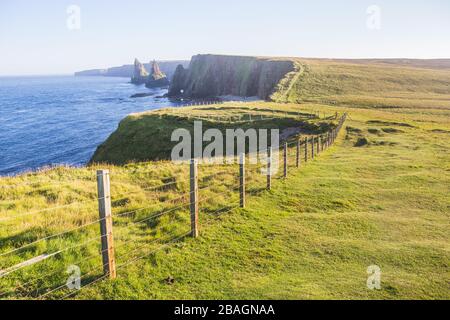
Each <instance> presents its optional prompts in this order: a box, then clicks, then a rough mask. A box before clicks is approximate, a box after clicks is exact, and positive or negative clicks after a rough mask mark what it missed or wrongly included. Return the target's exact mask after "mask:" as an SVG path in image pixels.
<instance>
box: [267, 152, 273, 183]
mask: <svg viewBox="0 0 450 320" xmlns="http://www.w3.org/2000/svg"><path fill="white" fill-rule="evenodd" d="M271 188H272V147H269V148H268V149H267V190H270V189H271Z"/></svg>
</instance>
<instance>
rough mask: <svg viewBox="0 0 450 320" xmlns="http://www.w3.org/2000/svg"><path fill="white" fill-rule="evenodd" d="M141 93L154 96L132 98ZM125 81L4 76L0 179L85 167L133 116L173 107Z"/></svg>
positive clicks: (1, 82)
mask: <svg viewBox="0 0 450 320" xmlns="http://www.w3.org/2000/svg"><path fill="white" fill-rule="evenodd" d="M141 92H151V93H154V96H151V97H144V98H130V96H131V95H133V94H135V93H141ZM166 92H167V90H162V89H147V88H145V87H144V86H135V85H133V84H131V83H129V79H127V78H107V77H72V76H51V77H50V76H49V77H0V175H14V174H18V173H21V172H24V171H30V170H35V169H38V168H41V167H44V166H48V165H56V164H68V165H75V166H77V165H84V164H86V163H87V162H88V161H89V159H90V158H91V156H92V154H93V153H94V151H95V149H96V147H97V146H98V145H99V144H101V143H102V142H103V141H104V140H105V139H106V138H107V137H108V136H109V135H110V134H111V133H112V132H113V131H114V130H115V129H116V128H117V125H118V124H119V122H120V120H121V119H123V118H124V117H125V116H126V115H128V114H130V113H133V112H140V111H145V110H152V109H158V108H162V107H166V106H172V105H174V104H172V103H170V102H169V101H168V100H167V99H156V96H160V95H163V94H164V93H166Z"/></svg>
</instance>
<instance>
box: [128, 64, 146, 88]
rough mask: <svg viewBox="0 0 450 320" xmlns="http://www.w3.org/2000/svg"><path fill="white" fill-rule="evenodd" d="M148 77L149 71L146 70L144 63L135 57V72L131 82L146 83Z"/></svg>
mask: <svg viewBox="0 0 450 320" xmlns="http://www.w3.org/2000/svg"><path fill="white" fill-rule="evenodd" d="M147 78H148V72H147V70H145V67H144V65H143V64H142V63H141V62H140V61H139V60H138V59H134V72H133V76H132V77H131V82H132V83H134V84H143V83H146V81H147Z"/></svg>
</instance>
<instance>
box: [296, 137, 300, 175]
mask: <svg viewBox="0 0 450 320" xmlns="http://www.w3.org/2000/svg"><path fill="white" fill-rule="evenodd" d="M295 165H296V166H297V168H299V167H300V139H298V140H297V156H296V158H295Z"/></svg>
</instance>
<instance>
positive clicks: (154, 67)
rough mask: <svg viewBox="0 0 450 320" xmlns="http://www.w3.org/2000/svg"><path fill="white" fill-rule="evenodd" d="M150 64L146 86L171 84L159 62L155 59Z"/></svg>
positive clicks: (155, 86)
mask: <svg viewBox="0 0 450 320" xmlns="http://www.w3.org/2000/svg"><path fill="white" fill-rule="evenodd" d="M150 65H151V70H150V75H149V76H148V77H147V81H146V83H145V86H146V87H147V88H160V87H167V86H168V85H169V79H167V76H166V75H165V74H164V73H163V72H162V71H161V69H160V68H159V65H158V63H157V62H156V61H155V60H153V61H152V62H151V63H150Z"/></svg>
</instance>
